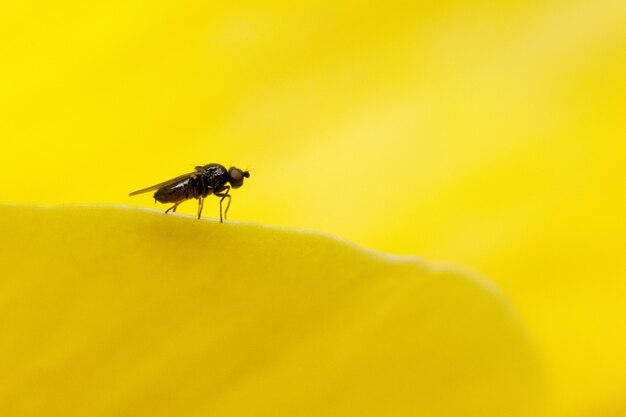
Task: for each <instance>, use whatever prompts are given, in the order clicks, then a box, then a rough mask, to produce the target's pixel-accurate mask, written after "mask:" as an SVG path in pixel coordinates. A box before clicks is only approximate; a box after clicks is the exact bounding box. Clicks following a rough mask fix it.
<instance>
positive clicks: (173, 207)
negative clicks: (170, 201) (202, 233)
mask: <svg viewBox="0 0 626 417" xmlns="http://www.w3.org/2000/svg"><path fill="white" fill-rule="evenodd" d="M183 201H185V200H182V201H179V202H178V203H176V204H174V205H173V206H172V207H170V208H168V209H167V210H165V214H167V213H168V212H169V211H170V210H171V211H172V213H176V207H178V205H179V204H180V203H182V202H183Z"/></svg>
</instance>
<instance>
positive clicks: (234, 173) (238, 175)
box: [228, 168, 250, 188]
mask: <svg viewBox="0 0 626 417" xmlns="http://www.w3.org/2000/svg"><path fill="white" fill-rule="evenodd" d="M228 174H229V175H230V185H231V186H232V187H233V188H239V187H241V186H242V185H243V177H248V176H250V174H248V175H246V174H247V172H243V171H241V170H240V169H239V168H231V169H229V170H228Z"/></svg>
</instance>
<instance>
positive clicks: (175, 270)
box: [0, 205, 541, 417]
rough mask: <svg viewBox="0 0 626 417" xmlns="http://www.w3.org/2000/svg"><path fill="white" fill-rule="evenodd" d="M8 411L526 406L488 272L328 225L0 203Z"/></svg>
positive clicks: (381, 411)
mask: <svg viewBox="0 0 626 417" xmlns="http://www.w3.org/2000/svg"><path fill="white" fill-rule="evenodd" d="M0 227H1V228H2V231H3V238H2V239H3V242H2V246H1V247H0V262H1V264H2V265H3V267H4V272H3V278H2V280H1V281H0V333H1V334H2V342H1V343H0V373H1V375H2V378H1V379H0V414H1V415H7V416H8V415H20V416H29V415H32V416H41V415H64V416H74V415H76V416H86V415H89V416H93V415H115V416H126V415H128V416H137V415H161V416H168V415H171V416H206V415H219V416H246V415H255V416H295V415H297V416H332V415H337V416H349V415H354V416H389V415H393V416H403V415H406V416H416V415H424V416H431V417H436V416H446V417H451V416H465V417H467V416H481V417H488V416H494V417H495V416H504V415H506V416H522V415H536V414H534V413H536V409H535V406H536V400H537V395H538V392H539V390H540V386H541V384H540V375H539V372H538V365H537V361H536V357H535V355H534V352H533V348H532V346H531V344H530V342H529V340H528V338H527V337H526V334H525V332H524V330H523V329H522V327H521V325H520V323H519V322H518V320H517V318H516V317H515V315H514V314H513V313H512V311H511V308H510V306H509V304H508V302H507V301H506V300H505V299H504V298H503V297H502V296H501V295H500V294H499V293H498V291H497V290H495V289H494V288H492V287H490V286H489V285H487V284H486V283H485V282H483V281H481V280H480V279H476V278H472V277H470V276H468V275H467V274H465V273H461V272H457V271H454V270H452V269H450V268H444V267H436V266H432V265H431V266H429V265H428V264H426V263H425V262H423V261H421V260H419V259H417V258H411V257H392V256H388V255H385V254H382V253H378V252H373V251H370V250H366V249H363V248H361V247H358V246H356V245H353V244H351V243H349V242H345V241H340V240H337V239H335V238H332V237H329V236H326V235H321V234H316V233H310V232H301V231H293V230H285V229H278V228H273V227H267V226H262V225H258V224H252V223H237V222H228V223H224V224H219V223H217V222H215V221H207V220H203V221H198V220H196V219H193V218H189V217H185V216H180V215H163V214H162V213H156V212H152V211H148V210H135V209H126V208H119V207H96V206H91V207H85V206H83V207H76V206H66V207H59V208H41V207H34V206H7V205H2V206H0Z"/></svg>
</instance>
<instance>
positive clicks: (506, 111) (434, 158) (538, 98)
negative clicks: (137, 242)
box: [0, 0, 626, 417]
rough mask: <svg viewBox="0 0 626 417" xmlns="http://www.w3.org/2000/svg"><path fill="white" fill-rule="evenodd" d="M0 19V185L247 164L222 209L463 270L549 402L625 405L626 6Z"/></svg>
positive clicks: (46, 195)
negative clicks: (493, 297) (502, 308)
mask: <svg viewBox="0 0 626 417" xmlns="http://www.w3.org/2000/svg"><path fill="white" fill-rule="evenodd" d="M0 31H1V33H2V37H1V39H2V40H1V41H0V56H1V58H0V59H2V65H1V66H0V80H2V81H1V82H2V85H1V94H0V137H1V138H2V153H1V154H0V176H1V178H2V180H1V181H2V184H3V190H2V196H1V197H0V200H2V201H6V202H22V203H41V204H66V203H114V204H130V205H137V206H146V207H154V203H153V200H152V199H151V196H150V195H149V194H148V195H143V196H140V197H133V198H132V199H131V198H129V197H127V194H128V192H130V191H133V190H135V189H138V188H143V187H145V186H149V185H152V184H154V183H157V182H160V181H163V180H166V179H169V178H171V177H174V176H176V175H179V174H182V173H184V172H187V171H189V170H190V169H192V168H193V166H195V165H198V164H206V163H210V162H218V163H222V164H225V165H231V164H232V165H235V166H238V167H240V168H249V169H250V170H251V178H250V179H249V180H247V181H246V183H245V185H244V187H243V188H241V189H239V190H234V191H233V192H232V195H233V203H232V206H231V210H230V212H229V215H230V218H231V219H235V220H249V221H255V222H261V223H271V224H276V225H284V226H290V227H297V228H305V229H313V230H321V231H326V232H329V233H332V234H335V235H338V236H341V237H343V238H346V239H349V240H351V241H354V242H357V243H360V244H362V245H365V246H368V247H371V248H375V249H380V250H383V251H387V252H391V253H398V254H415V255H419V256H421V257H424V258H426V259H429V260H434V261H441V262H448V263H454V264H458V265H464V266H466V267H468V268H471V269H473V270H475V271H478V272H479V273H480V274H482V275H484V276H487V277H488V278H489V279H491V280H493V281H495V282H496V283H497V284H498V285H499V286H500V287H502V288H503V290H504V291H505V293H506V294H507V295H508V296H509V297H510V298H511V299H512V301H513V302H514V304H515V305H516V306H517V308H518V309H519V311H520V313H521V317H522V319H523V321H524V322H525V323H526V324H527V326H528V328H529V329H530V332H531V333H532V335H533V337H534V338H535V339H536V341H537V343H538V345H539V348H540V350H541V352H542V355H543V359H544V361H545V366H546V369H547V375H548V378H549V380H550V392H549V397H548V404H549V409H550V412H551V415H554V416H568V417H569V416H571V417H578V416H585V417H586V416H598V417H599V416H621V415H623V414H624V413H626V331H625V329H626V302H625V300H626V266H625V265H624V262H623V259H624V258H625V256H626V244H625V242H624V236H625V233H626V221H625V216H624V213H625V212H626V198H625V197H624V191H623V190H624V182H625V180H626V170H625V168H624V161H625V157H626V144H625V143H624V139H625V138H626V2H623V1H619V0H614V1H597V2H583V1H547V2H545V1H544V2H538V1H526V2H521V1H514V2H508V3H506V4H499V5H494V4H492V3H491V2H484V1H451V2H441V3H438V4H436V5H432V4H429V3H426V2H424V3H420V2H415V3H412V5H407V3H406V2H393V1H386V2H354V1H346V2H299V3H297V4H296V5H294V4H292V3H291V2H280V1H269V2H240V3H238V4H237V5H230V4H227V3H223V4H212V3H207V2H202V1H184V2H173V1H172V2H162V1H144V2H140V1H132V2H121V1H118V2H116V1H112V2H105V3H93V4H87V3H85V2H67V1H61V2H44V1H36V2H10V1H2V2H0ZM166 207H167V206H161V205H159V206H157V208H159V209H165V208H166ZM180 211H182V212H187V213H195V211H196V205H195V204H194V203H193V202H190V203H186V204H184V205H182V206H181V207H180ZM205 214H206V215H207V216H212V217H217V215H218V204H217V201H216V200H215V199H213V200H209V201H207V204H205Z"/></svg>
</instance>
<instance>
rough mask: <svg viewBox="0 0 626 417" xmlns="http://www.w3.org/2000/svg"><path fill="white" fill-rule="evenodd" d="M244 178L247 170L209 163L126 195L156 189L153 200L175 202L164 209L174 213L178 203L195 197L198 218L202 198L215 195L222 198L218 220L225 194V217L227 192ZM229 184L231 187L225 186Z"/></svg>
mask: <svg viewBox="0 0 626 417" xmlns="http://www.w3.org/2000/svg"><path fill="white" fill-rule="evenodd" d="M244 177H245V178H249V177H250V173H249V172H248V171H242V170H241V169H239V168H235V167H230V169H226V168H225V167H224V166H223V165H220V164H208V165H204V166H197V167H196V170H195V171H194V172H190V173H188V174H185V175H181V176H179V177H176V178H172V179H171V180H169V181H165V182H162V183H160V184H157V185H153V186H152V187H148V188H144V189H143V190H138V191H133V192H132V193H130V194H129V196H133V195H137V194H141V193H147V192H148V191H153V190H156V192H155V193H154V199H155V200H156V201H158V202H160V203H174V205H173V206H172V207H170V208H168V209H167V210H165V212H166V213H167V212H169V211H170V210H171V211H174V212H175V211H176V207H178V205H179V204H180V203H182V202H183V201H186V200H189V199H191V198H197V199H198V219H199V218H200V215H201V214H202V207H203V205H204V199H205V198H206V197H207V196H209V195H211V194H214V195H215V196H217V197H222V198H221V199H220V223H221V222H222V201H224V199H225V198H226V197H228V204H227V205H226V211H225V212H224V218H226V215H227V214H228V208H229V207H230V194H228V192H229V191H230V189H231V188H239V187H241V186H242V185H243V179H244ZM228 183H230V186H228V185H226V184H228Z"/></svg>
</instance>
